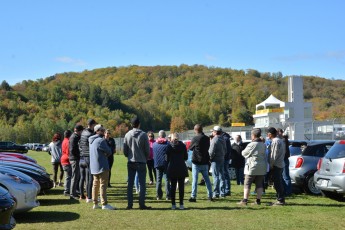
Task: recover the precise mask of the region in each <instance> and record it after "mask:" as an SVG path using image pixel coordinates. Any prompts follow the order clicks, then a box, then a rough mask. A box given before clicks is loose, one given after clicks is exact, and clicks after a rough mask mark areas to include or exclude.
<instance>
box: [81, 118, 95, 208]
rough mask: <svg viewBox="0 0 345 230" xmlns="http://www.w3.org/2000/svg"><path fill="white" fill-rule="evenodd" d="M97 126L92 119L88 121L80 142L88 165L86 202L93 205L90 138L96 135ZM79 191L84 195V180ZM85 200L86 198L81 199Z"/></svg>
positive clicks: (82, 153)
mask: <svg viewBox="0 0 345 230" xmlns="http://www.w3.org/2000/svg"><path fill="white" fill-rule="evenodd" d="M96 124H97V122H96V121H95V120H94V119H92V118H90V119H89V120H87V128H86V129H84V130H83V132H82V133H81V136H80V141H79V149H80V154H81V157H82V158H83V159H84V161H85V163H86V172H85V174H86V178H85V181H86V196H87V197H86V202H87V203H91V202H92V184H93V176H92V175H91V171H90V150H89V149H90V146H89V137H91V136H92V135H94V134H95V133H94V130H93V129H94V127H95V125H96ZM79 189H80V190H81V191H82V192H81V194H84V193H83V190H84V180H80V183H79ZM81 198H85V197H81Z"/></svg>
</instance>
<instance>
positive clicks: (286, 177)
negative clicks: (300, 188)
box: [283, 159, 292, 196]
mask: <svg viewBox="0 0 345 230" xmlns="http://www.w3.org/2000/svg"><path fill="white" fill-rule="evenodd" d="M284 162H285V167H284V169H283V185H284V191H285V195H286V196H289V195H291V193H292V185H291V178H290V172H289V163H290V162H289V159H285V160H284Z"/></svg>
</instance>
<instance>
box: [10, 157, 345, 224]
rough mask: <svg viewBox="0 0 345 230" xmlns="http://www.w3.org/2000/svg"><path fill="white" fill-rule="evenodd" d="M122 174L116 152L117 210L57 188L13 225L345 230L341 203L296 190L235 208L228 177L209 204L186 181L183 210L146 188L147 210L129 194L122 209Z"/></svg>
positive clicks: (113, 195)
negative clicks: (278, 202) (282, 198)
mask: <svg viewBox="0 0 345 230" xmlns="http://www.w3.org/2000/svg"><path fill="white" fill-rule="evenodd" d="M28 155H29V156H31V157H34V158H35V159H36V160H37V161H38V162H39V164H41V165H42V166H44V167H46V169H47V170H48V172H49V173H51V172H52V168H51V165H50V156H49V155H48V154H47V153H45V152H31V151H30V152H29V154H28ZM190 176H191V175H190ZM126 177H127V172H126V159H125V157H124V156H123V155H116V156H115V162H114V166H113V170H112V185H113V187H112V188H108V199H109V203H110V204H111V205H115V206H116V207H117V208H118V210H115V211H108V210H93V209H92V204H87V203H85V201H82V202H79V201H74V202H73V201H70V200H69V198H66V197H65V196H63V195H62V193H63V189H62V188H61V187H59V188H55V189H52V190H50V191H49V192H48V194H47V195H43V196H39V201H40V203H41V205H40V206H39V207H37V208H35V209H33V210H31V211H30V212H27V213H23V214H18V215H16V216H15V218H16V220H17V226H16V229H25V230H28V229H59V230H62V229H185V230H187V229H345V222H344V213H345V203H341V202H337V201H333V200H330V199H327V198H323V197H316V196H309V195H305V194H299V195H293V196H292V197H289V198H287V200H286V202H287V205H286V206H284V207H271V206H267V205H265V203H268V202H272V201H274V196H275V193H274V190H273V189H268V190H267V191H266V195H265V196H264V197H263V200H262V202H263V205H261V206H251V205H248V206H247V207H239V206H238V205H236V202H238V201H239V200H241V198H242V194H243V187H240V186H238V185H235V183H234V181H233V182H232V196H230V197H227V198H225V199H219V200H216V202H212V203H211V202H208V201H207V196H206V188H205V187H204V186H199V187H198V197H197V202H196V203H189V202H188V198H189V197H190V192H191V185H186V188H185V190H186V191H185V207H186V210H171V209H170V208H171V204H170V202H169V201H157V200H156V199H155V187H154V186H148V189H147V192H148V195H147V199H146V203H147V205H149V206H152V210H139V209H138V206H139V205H138V195H134V199H135V200H134V209H133V210H125V208H126V206H127V200H126ZM190 179H191V178H190ZM250 201H251V202H253V201H255V197H254V196H252V197H251V200H250Z"/></svg>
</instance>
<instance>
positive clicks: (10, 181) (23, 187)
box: [0, 171, 39, 213]
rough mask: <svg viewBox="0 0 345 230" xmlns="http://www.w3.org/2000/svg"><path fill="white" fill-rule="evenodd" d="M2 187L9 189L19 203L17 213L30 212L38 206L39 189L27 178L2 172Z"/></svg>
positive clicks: (0, 174) (0, 175) (0, 182)
mask: <svg viewBox="0 0 345 230" xmlns="http://www.w3.org/2000/svg"><path fill="white" fill-rule="evenodd" d="M0 186H2V187H3V188H5V189H7V190H8V191H9V192H10V193H11V194H12V195H13V196H14V197H15V198H16V201H17V206H16V209H15V211H14V212H15V213H18V212H25V211H29V210H31V209H33V208H35V207H37V206H39V202H38V201H37V195H38V193H39V189H38V187H37V186H36V184H34V183H32V181H31V180H28V179H27V178H25V177H21V176H18V174H12V173H8V172H3V171H0Z"/></svg>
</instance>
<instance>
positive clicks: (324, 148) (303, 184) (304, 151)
mask: <svg viewBox="0 0 345 230" xmlns="http://www.w3.org/2000/svg"><path fill="white" fill-rule="evenodd" d="M334 142H335V141H302V142H300V148H301V154H300V155H294V156H290V158H289V163H290V166H289V171H290V177H291V183H292V184H293V185H295V186H297V187H298V188H301V189H303V190H304V191H305V192H306V193H309V194H314V195H319V194H320V193H321V192H320V190H319V189H318V188H316V187H315V184H314V173H315V172H316V171H317V162H318V161H319V159H320V158H322V157H324V156H325V154H326V153H327V152H328V150H329V149H330V148H331V147H332V146H333V144H334ZM296 146H298V142H296V141H295V142H294V144H293V147H296Z"/></svg>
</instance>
